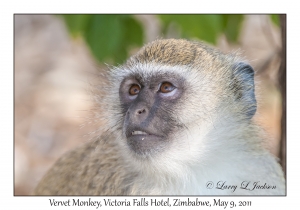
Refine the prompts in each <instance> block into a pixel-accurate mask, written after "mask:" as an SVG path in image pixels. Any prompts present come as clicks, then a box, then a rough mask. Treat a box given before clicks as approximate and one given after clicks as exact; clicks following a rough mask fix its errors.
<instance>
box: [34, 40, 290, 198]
mask: <svg viewBox="0 0 300 210" xmlns="http://www.w3.org/2000/svg"><path fill="white" fill-rule="evenodd" d="M105 86H107V88H106V97H104V98H100V99H99V100H98V101H99V103H101V106H103V107H105V111H104V112H103V113H101V114H102V117H103V120H105V124H106V125H105V126H104V127H103V133H102V135H101V136H98V137H97V138H96V139H95V140H93V141H90V142H89V143H87V144H85V145H84V146H83V147H81V148H78V149H76V150H74V151H72V152H69V153H68V154H66V155H65V156H63V157H62V158H61V159H60V160H58V161H57V163H56V164H55V165H54V166H53V168H52V169H51V170H50V171H49V172H48V173H47V174H46V176H45V177H44V178H43V179H42V181H41V182H40V184H39V185H38V187H37V189H36V191H35V193H36V194H37V195H284V194H285V180H284V177H283V172H282V169H281V167H280V165H279V164H278V163H277V160H276V158H275V157H273V156H272V155H271V154H270V152H269V151H267V150H266V149H265V148H264V146H263V139H264V138H265V137H264V133H263V132H262V131H261V129H260V128H259V127H258V126H257V125H255V124H254V123H253V121H252V117H253V115H254V114H255V112H256V107H257V106H256V99H255V94H254V92H255V91H254V86H255V85H254V71H253V69H252V67H251V66H250V65H249V64H247V63H246V62H244V61H242V60H240V59H239V58H238V57H237V56H236V55H231V54H223V53H221V52H220V51H218V50H216V49H213V48H211V47H209V46H206V45H205V44H203V43H198V42H191V41H187V40H182V39H179V40H176V39H166V40H164V39H162V40H156V41H154V42H152V43H150V44H147V45H145V46H144V47H143V48H142V49H141V50H140V51H139V52H137V53H136V54H135V55H133V56H132V57H131V58H129V59H128V60H127V62H126V63H125V64H124V65H122V66H118V67H116V68H113V69H111V70H110V72H109V78H108V82H107V84H106V85H105Z"/></svg>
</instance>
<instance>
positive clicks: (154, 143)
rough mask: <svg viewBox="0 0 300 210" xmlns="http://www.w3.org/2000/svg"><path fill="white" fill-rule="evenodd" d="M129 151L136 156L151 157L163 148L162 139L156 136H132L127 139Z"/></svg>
mask: <svg viewBox="0 0 300 210" xmlns="http://www.w3.org/2000/svg"><path fill="white" fill-rule="evenodd" d="M127 143H128V145H129V147H130V149H131V150H133V151H134V152H135V153H136V154H138V155H143V156H145V155H146V156H147V155H153V154H156V153H158V152H159V151H160V150H162V148H164V146H165V145H164V144H165V143H166V142H165V141H164V138H163V137H161V136H157V135H132V136H129V137H127Z"/></svg>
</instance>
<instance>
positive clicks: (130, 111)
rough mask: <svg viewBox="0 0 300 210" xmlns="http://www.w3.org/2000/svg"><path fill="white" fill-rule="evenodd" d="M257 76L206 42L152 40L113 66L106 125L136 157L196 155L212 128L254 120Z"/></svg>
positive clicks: (218, 128) (217, 128)
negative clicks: (124, 60) (124, 61)
mask: <svg viewBox="0 0 300 210" xmlns="http://www.w3.org/2000/svg"><path fill="white" fill-rule="evenodd" d="M253 77H254V72H253V69H252V68H251V67H250V66H249V65H248V64H246V63H244V62H241V61H239V60H238V58H237V57H236V56H234V55H226V54H223V53H221V52H219V51H217V50H215V49H213V48H211V47H208V46H206V45H204V44H202V43H196V42H190V41H186V40H175V39H168V40H157V41H154V42H152V43H150V44H148V45H146V46H144V47H143V48H142V49H141V50H140V51H139V52H138V53H137V54H135V55H134V56H132V57H131V58H129V59H128V61H127V62H126V63H125V64H124V65H122V66H120V67H117V68H114V69H112V70H111V77H110V84H111V86H110V87H109V91H110V94H109V97H108V100H109V103H107V104H113V105H112V106H110V107H106V109H108V110H110V111H107V113H108V115H107V116H106V118H107V120H108V126H109V127H110V128H111V129H112V128H114V129H115V130H118V131H119V133H120V135H119V138H118V139H117V141H121V142H120V143H122V144H125V145H126V148H127V149H128V151H129V152H130V153H132V154H134V155H135V156H136V157H137V158H141V159H143V158H144V159H145V158H149V157H151V158H152V159H153V158H154V159H155V158H156V157H162V156H163V157H165V158H168V159H169V160H171V159H172V158H173V159H176V157H175V156H177V155H178V152H179V153H182V155H183V156H181V157H180V158H181V159H182V157H184V156H187V157H188V156H189V155H190V154H193V157H195V154H199V153H201V152H203V150H204V149H205V146H204V144H203V142H204V141H205V139H207V137H208V136H210V135H211V134H212V133H216V132H218V131H219V130H220V129H223V130H224V129H225V130H226V126H227V125H228V124H230V122H233V121H234V122H247V121H250V119H251V118H252V116H253V115H254V113H255V111H256V100H255V95H254V78H253ZM110 114H112V115H110ZM191 133H192V136H190V134H191ZM174 151H176V152H174ZM190 158H191V157H190Z"/></svg>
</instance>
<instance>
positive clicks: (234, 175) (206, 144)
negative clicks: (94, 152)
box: [132, 124, 261, 195]
mask: <svg viewBox="0 0 300 210" xmlns="http://www.w3.org/2000/svg"><path fill="white" fill-rule="evenodd" d="M241 129H242V130H241ZM252 129H255V128H253V127H252V125H249V124H245V125H238V126H235V127H234V126H228V127H223V128H219V130H218V131H216V130H212V132H210V133H206V134H205V135H203V133H202V134H200V133H199V137H200V138H199V139H197V137H195V136H188V135H186V136H187V137H186V138H187V139H183V140H181V141H180V142H186V145H179V146H178V148H175V149H174V148H173V149H172V150H171V151H170V152H169V153H166V154H165V155H164V156H162V157H160V158H159V159H158V160H156V159H155V158H153V159H152V160H150V161H148V162H140V163H139V164H137V165H138V169H137V170H139V173H138V174H139V178H138V179H137V180H138V181H136V182H135V183H134V184H133V188H132V189H133V190H132V193H133V194H152V195H161V194H166V195H181V194H182V195H193V194H198V195H200V194H211V195H213V194H219V195H220V194H222V193H224V194H227V193H228V191H221V190H216V189H215V188H213V189H209V188H207V184H209V183H210V182H213V183H218V182H219V181H226V182H227V183H231V184H236V185H239V184H240V182H242V181H243V180H244V179H246V178H247V177H248V176H249V172H250V173H253V171H255V169H254V168H255V167H256V166H255V165H254V164H253V165H248V166H247V167H245V162H247V163H251V162H253V161H249V160H250V159H253V156H254V155H261V154H253V153H252V149H253V147H260V145H258V144H259V141H257V137H255V136H252V138H249V136H251V135H253V134H251V133H252V132H251V130H252ZM242 131H243V132H242ZM191 133H193V132H191ZM195 133H197V132H194V133H193V134H195ZM247 135H249V136H247ZM249 139H250V141H251V143H249V142H248V141H249ZM256 141H257V143H255V142H256ZM257 151H258V150H257ZM173 153H174V154H176V155H174V154H173ZM245 168H246V169H245ZM251 171H252V172H251ZM252 177H253V176H252ZM145 180H146V182H145ZM141 185H142V186H141ZM137 189H138V190H137ZM141 189H143V190H142V191H141Z"/></svg>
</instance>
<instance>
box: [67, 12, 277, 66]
mask: <svg viewBox="0 0 300 210" xmlns="http://www.w3.org/2000/svg"><path fill="white" fill-rule="evenodd" d="M270 16H271V20H272V21H273V22H274V23H275V24H276V25H279V15H270ZM157 17H158V18H159V19H160V20H161V23H162V28H161V31H162V33H163V34H167V32H168V30H170V27H175V28H176V29H178V32H179V36H180V37H182V38H186V39H193V38H197V39H201V40H204V41H206V42H209V43H211V44H216V42H217V39H218V37H219V36H220V35H221V34H224V35H225V36H226V38H227V40H228V41H229V42H236V41H237V40H238V37H239V32H240V29H241V26H242V22H243V19H244V15H239V14H227V15H220V14H218V15H171V14H165V15H157ZM63 18H64V20H65V22H66V25H67V28H68V30H69V32H70V33H71V35H72V36H73V37H74V38H76V37H78V36H81V37H83V38H84V40H85V41H86V42H87V44H88V46H89V47H90V49H91V51H92V53H93V54H94V56H95V57H96V58H97V59H98V60H99V61H100V62H107V63H112V64H119V63H122V62H123V61H124V60H125V59H126V58H127V57H128V54H129V52H130V50H132V49H134V48H135V47H140V46H142V45H143V42H144V29H143V26H142V24H141V23H140V22H139V21H138V20H137V19H136V18H135V16H133V15H63Z"/></svg>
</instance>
